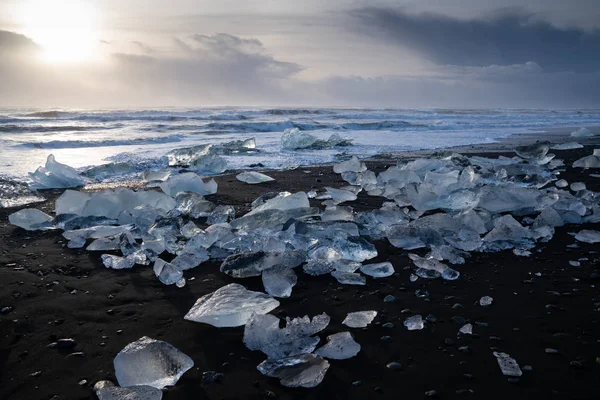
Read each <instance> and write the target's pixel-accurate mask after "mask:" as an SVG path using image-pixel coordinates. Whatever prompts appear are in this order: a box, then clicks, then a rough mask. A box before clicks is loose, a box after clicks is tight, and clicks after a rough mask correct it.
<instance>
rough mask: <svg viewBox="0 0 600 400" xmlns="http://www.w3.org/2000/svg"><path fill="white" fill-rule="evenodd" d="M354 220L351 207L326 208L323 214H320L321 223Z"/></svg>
mask: <svg viewBox="0 0 600 400" xmlns="http://www.w3.org/2000/svg"><path fill="white" fill-rule="evenodd" d="M352 220H354V212H353V211H352V207H343V206H336V207H327V208H326V209H325V212H323V214H321V221H352Z"/></svg>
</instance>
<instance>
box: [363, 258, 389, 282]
mask: <svg viewBox="0 0 600 400" xmlns="http://www.w3.org/2000/svg"><path fill="white" fill-rule="evenodd" d="M360 272H362V273H363V274H365V275H369V276H372V277H374V278H385V277H387V276H392V275H393V274H394V272H395V271H394V266H393V265H392V263H391V262H389V261H388V262H382V263H377V264H367V265H363V266H362V267H360Z"/></svg>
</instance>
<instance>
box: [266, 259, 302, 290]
mask: <svg viewBox="0 0 600 400" xmlns="http://www.w3.org/2000/svg"><path fill="white" fill-rule="evenodd" d="M262 282H263V285H264V287H265V291H266V292H267V293H269V294H270V295H271V296H273V297H290V296H291V294H292V288H293V287H294V286H295V285H296V282H298V277H297V276H296V273H295V272H294V270H293V269H291V268H288V267H286V266H283V265H276V266H274V267H271V268H269V269H266V270H264V271H263V272H262Z"/></svg>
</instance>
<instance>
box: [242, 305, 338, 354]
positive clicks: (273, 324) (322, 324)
mask: <svg viewBox="0 0 600 400" xmlns="http://www.w3.org/2000/svg"><path fill="white" fill-rule="evenodd" d="M329 320H330V318H329V316H328V315H327V314H325V313H323V314H321V315H317V316H315V317H314V318H313V319H312V320H311V319H310V318H309V317H308V316H304V317H302V318H294V319H292V320H290V318H289V317H288V318H286V325H285V327H283V328H281V329H280V328H279V318H277V317H275V316H274V315H270V314H266V315H254V316H252V318H251V319H250V320H249V321H248V323H247V324H246V327H245V328H244V344H245V345H246V347H248V348H249V349H250V350H260V351H262V352H263V353H265V354H266V355H267V357H268V358H269V359H272V360H276V359H280V358H283V357H289V356H295V355H299V354H308V353H312V352H313V351H314V350H315V348H316V347H317V344H318V343H319V338H318V337H313V335H315V334H316V333H318V332H320V331H322V330H323V329H325V328H326V327H327V325H328V324H329Z"/></svg>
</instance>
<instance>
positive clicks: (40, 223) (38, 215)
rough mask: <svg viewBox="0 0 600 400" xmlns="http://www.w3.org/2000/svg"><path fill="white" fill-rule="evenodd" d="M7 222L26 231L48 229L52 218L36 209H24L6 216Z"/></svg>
mask: <svg viewBox="0 0 600 400" xmlns="http://www.w3.org/2000/svg"><path fill="white" fill-rule="evenodd" d="M8 221H9V222H10V223H11V224H13V225H16V226H18V227H19V228H23V229H25V230H28V231H35V230H38V229H49V228H50V225H49V224H50V222H51V221H52V217H51V216H49V215H48V214H46V213H45V212H42V211H40V210H38V209H37V208H24V209H22V210H19V211H17V212H16V213H12V214H10V215H9V216H8Z"/></svg>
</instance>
